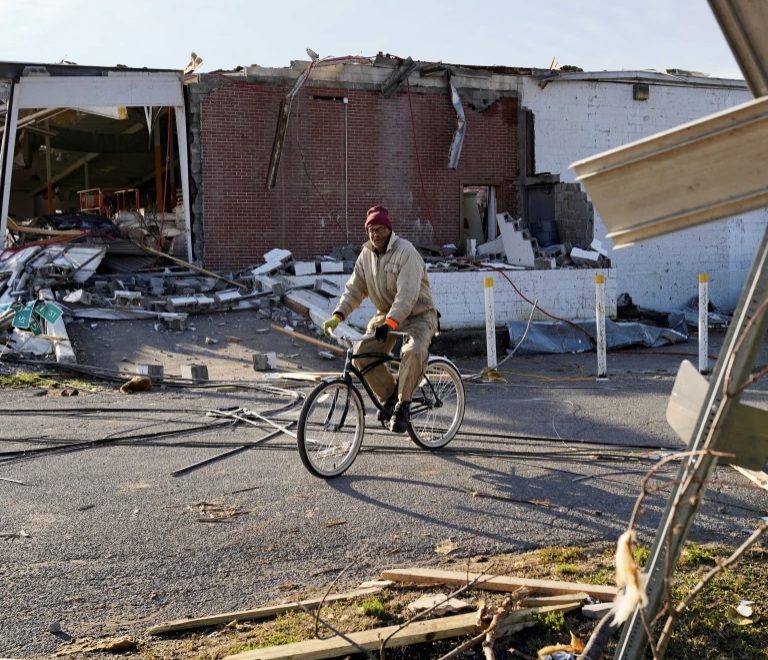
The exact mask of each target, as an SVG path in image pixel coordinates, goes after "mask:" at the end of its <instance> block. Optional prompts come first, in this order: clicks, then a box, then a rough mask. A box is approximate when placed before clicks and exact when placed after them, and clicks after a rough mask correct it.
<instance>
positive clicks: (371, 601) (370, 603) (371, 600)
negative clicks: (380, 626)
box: [360, 595, 391, 619]
mask: <svg viewBox="0 0 768 660" xmlns="http://www.w3.org/2000/svg"><path fill="white" fill-rule="evenodd" d="M360 608H361V609H362V612H363V614H365V615H366V616H371V617H373V618H375V619H389V618H390V616H391V614H390V612H389V608H388V607H387V606H386V604H384V603H383V602H382V601H381V599H380V598H379V597H378V596H376V595H372V596H368V598H366V599H365V600H364V601H363V602H362V604H361V605H360Z"/></svg>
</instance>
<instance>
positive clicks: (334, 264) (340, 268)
mask: <svg viewBox="0 0 768 660" xmlns="http://www.w3.org/2000/svg"><path fill="white" fill-rule="evenodd" d="M320 272H321V273H343V272H344V263H343V262H342V261H321V262H320Z"/></svg>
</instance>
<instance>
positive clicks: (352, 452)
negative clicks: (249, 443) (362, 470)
mask: <svg viewBox="0 0 768 660" xmlns="http://www.w3.org/2000/svg"><path fill="white" fill-rule="evenodd" d="M364 433H365V410H364V408H363V400H362V398H361V397H360V393H359V392H358V391H357V390H356V389H355V388H354V387H352V386H351V385H349V384H348V383H346V382H345V381H344V380H334V381H329V382H325V383H321V384H320V385H318V386H317V387H316V388H315V389H314V390H312V392H310V394H309V396H308V397H307V399H306V401H304V405H303V406H302V408H301V415H300V416H299V427H298V430H297V433H296V437H297V441H298V445H299V456H301V462H302V463H304V467H306V468H307V470H309V471H310V472H311V473H312V474H314V475H315V476H316V477H321V478H323V479H329V478H331V477H338V476H339V475H340V474H343V473H344V471H345V470H347V468H349V466H350V465H352V463H353V462H354V461H355V458H356V457H357V452H358V451H360V445H361V444H362V442H363V434H364Z"/></svg>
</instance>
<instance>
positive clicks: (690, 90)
mask: <svg viewBox="0 0 768 660" xmlns="http://www.w3.org/2000/svg"><path fill="white" fill-rule="evenodd" d="M522 96H523V100H522V103H523V105H524V106H525V107H526V108H528V109H530V110H532V111H533V113H534V117H535V135H536V138H535V142H536V169H537V171H539V172H552V173H557V174H559V175H560V180H561V181H574V180H575V176H574V172H573V171H572V170H570V169H569V166H570V164H571V163H573V162H574V161H576V160H579V159H581V158H585V157H587V156H592V155H595V154H597V153H599V152H601V151H605V150H606V149H612V148H614V147H618V146H621V145H623V144H626V143H628V142H631V141H634V140H638V139H640V138H644V137H647V136H649V135H653V134H655V133H658V132H659V131H662V130H666V129H670V128H674V127H676V126H679V125H680V124H683V123H685V122H689V121H693V120H695V119H700V118H702V117H705V116H707V115H710V114H712V113H714V112H718V111H720V110H724V109H726V108H730V107H733V106H735V105H738V104H739V103H744V102H745V101H748V100H749V99H751V98H752V95H751V94H750V93H749V92H748V91H747V90H746V89H744V90H739V89H727V88H703V87H694V86H690V85H689V86H665V85H658V84H652V83H651V84H650V98H649V99H648V100H647V101H634V100H633V99H632V84H631V83H607V82H603V83H599V82H585V81H574V82H551V83H549V84H548V85H546V86H545V87H544V88H543V89H542V88H540V87H539V85H538V83H537V82H536V81H534V80H532V79H530V78H525V79H524V80H523V91H522ZM767 225H768V210H766V209H763V210H760V211H755V212H752V213H746V214H743V215H741V216H738V217H735V218H730V219H725V220H720V221H718V222H714V223H710V224H707V225H702V226H700V227H696V228H693V229H688V230H685V231H681V232H678V233H675V234H669V235H667V236H663V237H660V238H656V239H652V240H648V241H643V242H641V243H639V244H637V245H634V246H631V247H628V248H622V249H620V250H613V249H612V247H611V241H610V240H608V239H605V234H606V229H605V226H604V225H603V222H602V219H601V218H600V216H599V214H598V212H597V210H595V237H596V238H599V239H601V240H603V241H604V245H605V247H606V248H608V249H609V251H610V257H611V262H612V266H613V268H614V269H615V270H616V290H617V292H618V293H622V292H627V293H629V294H630V295H631V296H632V299H633V301H634V302H635V304H637V305H640V306H642V307H647V308H650V309H656V310H662V311H670V310H674V309H678V308H679V307H681V306H682V305H683V304H685V302H686V301H687V300H688V299H690V298H691V297H693V296H696V295H698V273H699V272H707V273H708V274H709V277H710V284H709V295H710V300H711V301H712V303H713V304H714V305H716V306H717V307H719V308H720V309H723V310H729V311H730V310H732V309H733V308H734V307H735V306H736V303H737V301H738V297H739V294H740V292H741V288H742V286H743V283H744V280H745V277H746V275H747V273H748V272H749V268H750V266H751V263H752V259H753V258H754V254H755V251H756V249H757V246H758V244H759V242H760V239H761V237H762V235H763V232H764V231H765V228H766V226H767Z"/></svg>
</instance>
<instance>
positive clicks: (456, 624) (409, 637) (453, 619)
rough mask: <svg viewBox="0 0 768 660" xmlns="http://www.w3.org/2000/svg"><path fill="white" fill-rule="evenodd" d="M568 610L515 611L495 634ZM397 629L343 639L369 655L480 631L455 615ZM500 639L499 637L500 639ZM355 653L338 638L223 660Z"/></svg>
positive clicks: (473, 619) (472, 615)
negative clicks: (384, 644)
mask: <svg viewBox="0 0 768 660" xmlns="http://www.w3.org/2000/svg"><path fill="white" fill-rule="evenodd" d="M570 606H572V607H570V609H575V608H576V607H579V606H580V604H579V603H571V604H570ZM568 608H569V606H566V605H552V606H550V607H538V608H532V609H525V610H516V611H514V612H510V613H509V614H506V615H505V616H503V617H501V619H500V621H499V624H498V625H497V630H499V631H502V630H503V631H510V632H511V631H513V630H515V629H519V627H520V626H521V624H523V625H524V624H525V623H527V622H530V621H532V620H533V617H534V616H535V615H536V614H545V613H547V612H555V611H567V609H568ZM399 628H400V626H387V627H386V628H374V629H373V630H364V631H362V632H355V633H345V635H346V636H347V637H348V638H349V639H351V640H352V641H354V642H355V644H358V645H359V646H362V647H363V648H365V649H367V650H369V651H375V650H378V649H379V646H380V644H381V640H383V639H386V638H387V637H389V636H390V635H392V634H393V633H395V634H394V635H393V636H392V637H391V638H390V639H389V641H388V642H387V648H390V649H393V648H398V647H400V646H408V645H410V644H420V643H422V642H433V641H435V640H438V639H448V638H451V637H460V636H462V635H472V634H475V633H477V632H480V630H482V629H483V626H478V625H477V613H476V612H469V613H467V614H456V615H454V616H447V617H444V618H442V619H431V620H429V621H415V622H413V623H411V624H409V625H408V626H406V627H405V628H403V629H402V630H399ZM499 636H501V635H499ZM357 652H358V649H357V648H356V647H355V646H354V645H352V644H350V643H349V642H347V641H345V640H343V639H342V638H341V637H339V636H335V637H331V638H329V639H310V640H307V641H306V642H296V643H294V644H283V645H282V646H272V647H269V648H263V649H254V650H253V651H244V652H243V653H238V654H236V655H228V656H226V657H225V658H224V660H299V659H300V660H321V659H322V658H337V657H339V656H342V655H348V654H351V653H357Z"/></svg>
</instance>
